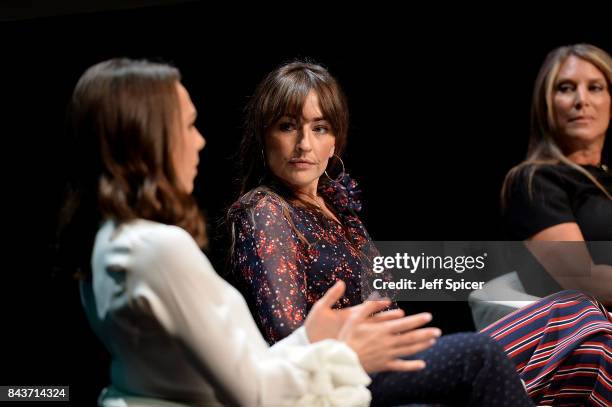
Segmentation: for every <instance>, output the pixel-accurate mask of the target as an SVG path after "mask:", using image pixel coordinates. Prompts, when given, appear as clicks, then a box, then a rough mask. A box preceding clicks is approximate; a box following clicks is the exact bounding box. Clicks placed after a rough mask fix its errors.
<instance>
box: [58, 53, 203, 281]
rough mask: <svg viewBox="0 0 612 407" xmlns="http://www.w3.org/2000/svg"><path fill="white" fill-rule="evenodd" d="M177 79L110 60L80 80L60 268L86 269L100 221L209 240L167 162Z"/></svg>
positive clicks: (171, 73) (155, 66) (166, 70)
mask: <svg viewBox="0 0 612 407" xmlns="http://www.w3.org/2000/svg"><path fill="white" fill-rule="evenodd" d="M180 78H181V76H180V73H179V71H178V70H177V69H176V68H174V67H171V66H169V65H166V64H161V63H153V62H149V61H144V60H130V59H111V60H107V61H104V62H101V63H99V64H96V65H94V66H92V67H90V68H89V69H88V70H87V71H86V72H85V73H84V74H83V75H82V76H81V78H80V79H79V81H78V83H77V85H76V88H75V89H74V92H73V94H72V99H71V102H70V106H69V114H68V119H69V137H70V138H71V140H70V142H71V148H72V149H73V151H72V152H71V155H72V157H73V158H74V163H73V164H74V166H73V168H72V171H70V174H69V176H70V179H69V182H68V192H67V200H66V203H65V205H64V207H63V209H62V211H61V213H60V219H59V239H60V245H59V248H60V254H61V258H60V262H61V263H62V265H63V267H64V268H68V269H70V270H71V271H77V272H79V273H80V274H81V275H83V276H87V275H88V274H89V263H90V258H91V249H92V246H93V240H94V237H95V234H96V232H97V229H98V228H99V226H100V222H101V221H102V220H104V219H112V220H114V221H116V222H118V223H121V222H125V221H128V220H131V219H136V218H143V219H148V220H153V221H157V222H161V223H165V224H172V225H177V226H180V227H182V228H183V229H185V230H186V231H187V232H189V233H190V234H191V235H192V236H193V238H194V239H195V240H196V241H197V242H198V244H199V245H200V246H202V247H203V246H204V245H205V244H206V230H205V226H204V219H203V217H202V214H201V213H200V211H199V209H198V206H197V204H196V202H195V199H194V198H193V197H192V196H191V195H190V194H188V193H187V192H185V191H183V190H182V189H181V188H180V187H179V186H178V185H179V182H178V180H177V177H176V174H175V169H174V162H173V159H172V157H173V155H172V152H173V149H174V148H175V141H174V140H175V135H176V133H177V131H179V127H178V126H179V118H180V112H179V103H178V95H177V91H176V84H177V82H178V81H180Z"/></svg>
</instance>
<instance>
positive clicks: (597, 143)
mask: <svg viewBox="0 0 612 407" xmlns="http://www.w3.org/2000/svg"><path fill="white" fill-rule="evenodd" d="M604 142H605V135H602V137H598V138H597V139H596V140H592V141H590V142H584V141H582V142H580V141H579V142H575V143H571V142H570V143H568V144H566V145H565V146H563V147H564V148H563V150H564V151H563V152H564V154H565V156H566V157H567V158H568V159H570V160H571V161H573V162H574V163H576V164H579V165H599V164H601V152H602V151H603V145H604Z"/></svg>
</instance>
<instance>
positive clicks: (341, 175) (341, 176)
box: [323, 154, 346, 182]
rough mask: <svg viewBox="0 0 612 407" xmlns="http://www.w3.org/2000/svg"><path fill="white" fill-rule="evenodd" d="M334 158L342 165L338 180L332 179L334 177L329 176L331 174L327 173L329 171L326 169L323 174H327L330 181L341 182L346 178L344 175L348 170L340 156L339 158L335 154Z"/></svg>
mask: <svg viewBox="0 0 612 407" xmlns="http://www.w3.org/2000/svg"><path fill="white" fill-rule="evenodd" d="M334 157H336V158H337V159H338V160H340V164H342V171H341V172H340V174H338V177H337V178H336V179H332V177H330V176H329V174H328V173H327V169H325V171H323V174H325V176H326V177H327V178H328V179H329V180H330V181H335V182H340V180H342V178H343V177H344V173H345V171H346V169H345V168H344V161H342V158H340V156H338V155H337V154H334ZM328 164H329V163H328Z"/></svg>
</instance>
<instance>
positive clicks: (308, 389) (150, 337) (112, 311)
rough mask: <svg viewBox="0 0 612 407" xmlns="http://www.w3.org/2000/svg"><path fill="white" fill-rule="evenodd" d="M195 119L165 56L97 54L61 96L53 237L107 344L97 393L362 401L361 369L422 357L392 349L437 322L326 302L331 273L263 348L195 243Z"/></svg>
mask: <svg viewBox="0 0 612 407" xmlns="http://www.w3.org/2000/svg"><path fill="white" fill-rule="evenodd" d="M195 118H196V111H195V108H194V106H193V104H192V102H191V100H190V98H189V94H188V92H187V91H186V89H185V88H184V87H183V86H182V85H181V83H180V74H179V72H178V70H176V69H175V68H173V67H170V66H168V65H165V64H156V63H151V62H147V61H133V60H127V59H114V60H108V61H104V62H102V63H99V64H97V65H94V66H92V67H91V68H89V69H88V70H87V71H86V72H85V73H84V74H83V76H82V77H81V79H80V80H79V82H78V84H77V86H76V88H75V90H74V93H73V96H72V101H71V108H70V119H71V123H72V126H71V130H72V135H73V137H74V147H75V157H77V162H75V164H76V168H75V171H73V173H72V176H73V179H72V188H71V191H72V192H71V196H70V199H69V200H68V201H67V204H66V207H65V208H64V212H63V220H64V221H63V236H64V242H65V246H64V247H65V248H66V250H67V252H68V256H67V257H66V259H67V260H69V262H70V265H69V266H71V267H74V268H76V269H78V270H79V272H80V274H81V276H82V277H83V282H82V284H81V290H82V298H83V303H84V306H85V310H86V313H87V316H88V318H89V321H90V323H91V325H92V327H93V329H94V331H95V332H96V334H97V335H98V337H99V338H100V339H101V340H102V341H103V342H104V344H105V345H106V347H107V349H108V350H109V351H110V353H111V355H112V366H111V380H112V385H111V386H110V387H109V388H108V389H107V390H106V391H105V392H103V394H102V396H101V397H100V404H101V405H105V406H110V405H115V406H117V405H143V403H144V404H145V405H159V403H160V399H163V400H166V404H168V403H170V402H174V403H181V404H185V405H197V406H217V405H232V406H234V405H236V406H249V407H251V406H266V407H268V406H290V405H301V406H318V405H321V406H323V405H325V406H365V405H368V404H369V401H370V394H369V391H368V390H367V388H366V385H367V384H368V383H369V382H370V379H369V377H368V375H367V374H366V372H368V373H372V372H376V371H382V370H398V371H410V370H417V369H422V368H424V362H423V361H420V360H402V359H399V357H400V356H404V355H411V354H414V353H416V352H418V351H421V350H423V349H426V348H428V347H429V346H431V345H432V344H433V343H434V342H435V338H436V337H437V336H439V334H440V332H439V330H437V329H436V328H422V329H416V328H418V327H419V326H421V325H423V324H425V323H427V322H428V321H429V320H430V319H431V316H430V315H429V314H420V315H415V316H412V317H403V314H402V312H401V311H400V310H394V311H387V312H382V313H377V314H376V315H374V316H372V315H373V314H374V313H376V312H378V311H381V310H383V309H384V308H386V307H387V306H388V305H389V302H388V301H383V300H381V301H371V302H366V303H364V304H361V305H359V306H357V307H353V308H351V309H347V310H344V311H337V310H333V309H332V306H333V304H335V303H336V301H337V300H338V299H339V298H340V297H341V295H342V293H343V290H344V286H343V284H342V283H338V284H337V285H336V286H334V287H333V288H332V289H330V291H328V293H327V294H326V296H325V297H324V298H322V299H321V300H320V301H319V302H318V303H317V304H316V305H315V307H314V308H313V309H312V311H311V312H310V314H309V316H308V318H307V319H306V321H305V324H304V327H302V328H300V329H298V330H297V331H296V332H295V333H294V334H292V335H291V336H289V337H288V338H286V339H285V340H283V341H281V342H279V343H277V344H276V345H275V346H272V347H268V345H267V344H266V342H265V341H264V340H263V338H262V337H261V335H260V333H259V331H258V329H257V327H256V325H255V323H254V321H253V319H252V318H251V315H250V313H249V310H248V307H247V304H246V303H245V301H244V299H243V298H242V297H241V295H240V294H239V293H238V292H237V291H236V290H235V289H234V288H233V287H231V286H230V285H229V284H228V283H226V282H225V281H224V280H223V279H221V278H220V277H219V276H218V275H217V274H216V273H215V271H214V270H213V268H212V266H211V264H210V263H209V262H208V259H207V258H206V256H205V255H204V254H203V253H202V251H201V248H202V247H204V246H205V244H206V233H205V227H204V221H203V218H202V216H201V214H200V211H199V210H198V208H197V206H196V203H195V200H194V199H193V197H192V196H191V192H192V190H193V180H194V178H195V176H196V173H197V165H198V157H199V155H198V153H199V151H200V150H201V149H202V148H203V147H204V145H205V140H204V138H203V137H202V135H201V134H200V133H199V132H198V130H197V129H196V127H195V125H194V122H195ZM92 247H93V255H92V254H91V253H92ZM117 403H118V404H117ZM147 403H148V404H147ZM156 403H157V404H156Z"/></svg>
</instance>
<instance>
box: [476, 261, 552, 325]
mask: <svg viewBox="0 0 612 407" xmlns="http://www.w3.org/2000/svg"><path fill="white" fill-rule="evenodd" d="M539 299H540V298H539V297H536V296H533V295H529V294H527V293H526V292H525V288H524V287H523V284H522V283H521V280H520V279H519V277H518V274H517V273H516V271H513V272H511V273H507V274H503V275H501V276H499V277H496V278H494V279H493V280H491V281H489V282H487V283H486V284H485V285H484V286H483V287H482V289H480V290H474V291H472V292H471V293H470V296H469V297H468V303H469V304H470V308H471V310H472V318H473V319H474V325H476V329H477V330H481V329H483V328H486V327H487V326H489V325H490V324H492V323H493V322H495V321H498V320H499V319H501V318H503V317H505V316H506V315H508V314H510V313H511V312H513V311H516V310H517V309H519V308H522V307H524V306H526V305H529V304H532V303H534V302H535V301H538V300H539Z"/></svg>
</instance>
